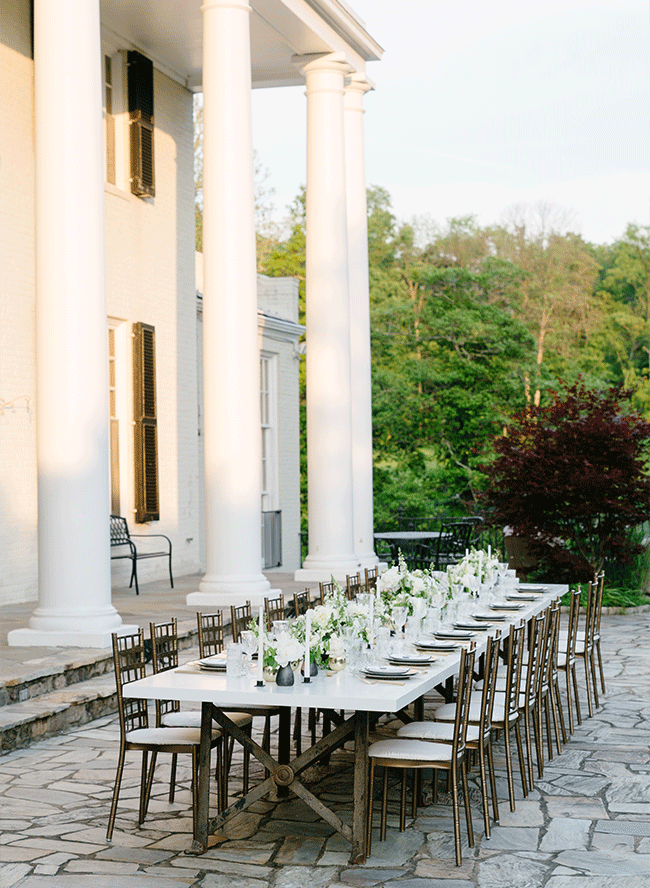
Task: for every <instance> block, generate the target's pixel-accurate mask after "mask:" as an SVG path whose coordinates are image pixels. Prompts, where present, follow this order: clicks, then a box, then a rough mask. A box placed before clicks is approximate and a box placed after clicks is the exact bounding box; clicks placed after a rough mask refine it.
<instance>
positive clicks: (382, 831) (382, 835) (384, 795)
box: [379, 767, 388, 842]
mask: <svg viewBox="0 0 650 888" xmlns="http://www.w3.org/2000/svg"><path fill="white" fill-rule="evenodd" d="M387 815H388V768H386V767H385V768H384V783H383V786H382V789H381V823H380V825H379V841H380V842H385V841H386V818H387Z"/></svg>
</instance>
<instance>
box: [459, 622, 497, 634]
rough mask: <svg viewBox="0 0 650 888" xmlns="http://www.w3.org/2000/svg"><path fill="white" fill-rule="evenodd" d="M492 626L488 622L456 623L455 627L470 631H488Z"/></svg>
mask: <svg viewBox="0 0 650 888" xmlns="http://www.w3.org/2000/svg"><path fill="white" fill-rule="evenodd" d="M489 628H490V626H489V624H487V623H454V629H460V630H461V631H462V630H465V631H468V632H487V631H488V629H489Z"/></svg>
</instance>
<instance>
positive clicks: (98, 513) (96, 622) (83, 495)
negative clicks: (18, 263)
mask: <svg viewBox="0 0 650 888" xmlns="http://www.w3.org/2000/svg"><path fill="white" fill-rule="evenodd" d="M34 77H35V130H36V139H35V146H36V361H37V398H36V403H37V432H38V449H37V459H38V552H39V606H38V608H37V609H36V611H35V612H34V615H33V616H32V618H31V620H30V623H29V625H30V628H29V629H18V630H15V631H14V632H12V633H10V638H9V643H10V644H15V645H41V644H45V645H76V646H93V647H108V646H110V633H111V632H112V631H116V630H117V629H118V628H119V627H120V626H121V622H122V621H121V619H120V616H119V614H118V613H117V611H116V610H115V609H114V608H113V606H112V604H111V585H110V548H109V521H108V518H109V513H110V507H109V476H108V472H109V461H108V437H109V434H108V346H107V335H108V334H107V321H106V293H105V256H104V249H105V248H104V189H103V181H104V175H103V158H102V120H101V109H102V102H101V82H102V81H101V44H100V26H99V0H66V2H65V3H64V4H58V3H51V2H49V0H36V3H35V4H34ZM123 631H126V629H125V627H124V628H123Z"/></svg>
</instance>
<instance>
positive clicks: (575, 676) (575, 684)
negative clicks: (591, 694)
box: [571, 662, 582, 725]
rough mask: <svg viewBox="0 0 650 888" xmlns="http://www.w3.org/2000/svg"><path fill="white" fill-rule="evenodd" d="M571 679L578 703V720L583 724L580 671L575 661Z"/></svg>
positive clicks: (576, 702)
mask: <svg viewBox="0 0 650 888" xmlns="http://www.w3.org/2000/svg"><path fill="white" fill-rule="evenodd" d="M571 680H572V682H573V699H574V701H575V704H576V720H577V722H578V724H579V725H581V724H582V710H581V709H580V694H579V693H578V673H577V671H576V664H575V662H574V663H573V666H572V667H571Z"/></svg>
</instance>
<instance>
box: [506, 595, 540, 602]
mask: <svg viewBox="0 0 650 888" xmlns="http://www.w3.org/2000/svg"><path fill="white" fill-rule="evenodd" d="M506 601H537V595H521V594H519V595H506Z"/></svg>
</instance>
